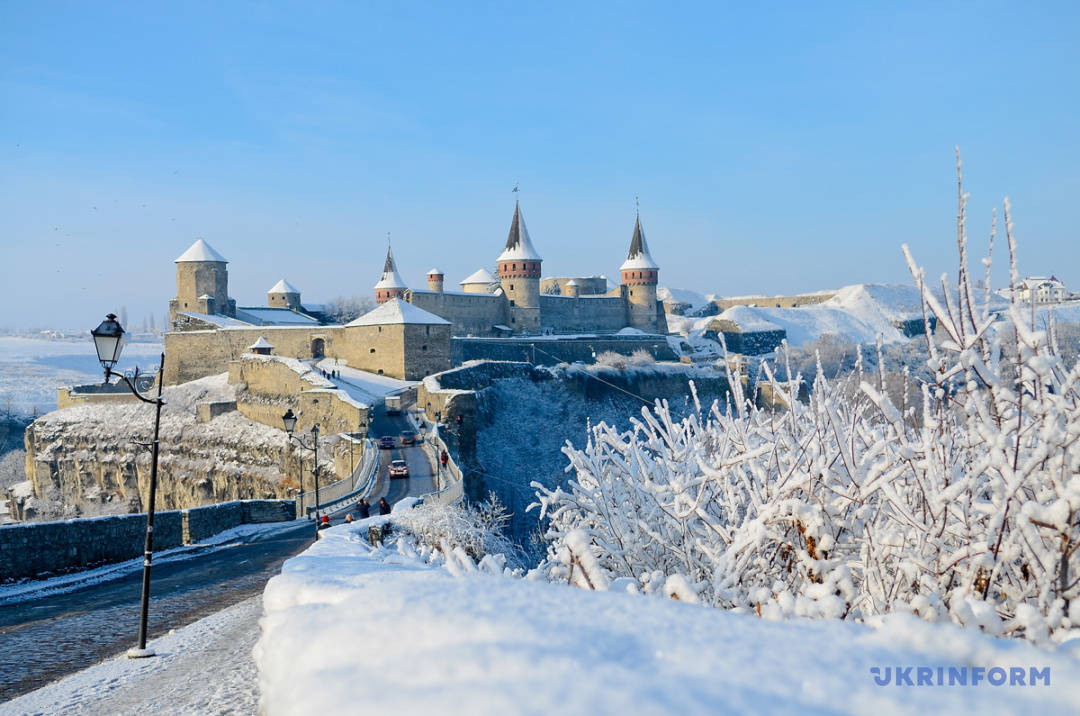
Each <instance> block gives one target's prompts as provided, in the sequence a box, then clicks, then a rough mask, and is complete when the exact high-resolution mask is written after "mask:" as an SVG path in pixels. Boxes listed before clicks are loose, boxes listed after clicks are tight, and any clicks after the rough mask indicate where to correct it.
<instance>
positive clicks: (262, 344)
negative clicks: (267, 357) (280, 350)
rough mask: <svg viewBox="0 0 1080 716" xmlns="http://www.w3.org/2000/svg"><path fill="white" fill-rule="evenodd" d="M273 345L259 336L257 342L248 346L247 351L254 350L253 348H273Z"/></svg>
mask: <svg viewBox="0 0 1080 716" xmlns="http://www.w3.org/2000/svg"><path fill="white" fill-rule="evenodd" d="M273 347H274V345H273V344H272V343H270V341H268V340H266V339H265V338H263V337H262V336H259V340H257V341H255V342H254V343H252V344H251V345H250V346H248V350H249V351H250V350H254V349H255V348H273Z"/></svg>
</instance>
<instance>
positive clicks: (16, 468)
mask: <svg viewBox="0 0 1080 716" xmlns="http://www.w3.org/2000/svg"><path fill="white" fill-rule="evenodd" d="M25 480H26V451H25V450H12V451H11V452H6V453H4V455H3V456H2V457H0V488H4V487H11V486H12V485H15V484H16V483H19V482H23V481H25Z"/></svg>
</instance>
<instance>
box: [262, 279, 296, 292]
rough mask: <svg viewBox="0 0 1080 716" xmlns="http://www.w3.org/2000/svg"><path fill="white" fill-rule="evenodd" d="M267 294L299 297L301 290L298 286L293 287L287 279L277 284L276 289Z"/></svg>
mask: <svg viewBox="0 0 1080 716" xmlns="http://www.w3.org/2000/svg"><path fill="white" fill-rule="evenodd" d="M267 293H295V294H297V295H299V293H300V289H298V288H297V287H296V286H293V285H292V284H291V283H289V282H288V281H286V280H285V279H281V280H280V281H278V282H277V283H275V284H274V287H273V288H272V289H270V290H269V291H267Z"/></svg>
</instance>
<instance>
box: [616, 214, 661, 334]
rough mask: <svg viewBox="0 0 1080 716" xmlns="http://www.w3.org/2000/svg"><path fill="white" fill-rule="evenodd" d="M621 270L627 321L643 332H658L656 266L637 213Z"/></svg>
mask: <svg viewBox="0 0 1080 716" xmlns="http://www.w3.org/2000/svg"><path fill="white" fill-rule="evenodd" d="M619 271H620V272H621V273H622V285H623V295H624V296H625V297H626V307H627V311H626V313H627V316H626V318H627V324H628V325H630V326H632V327H633V328H637V329H639V330H642V331H645V332H647V333H660V332H661V330H660V324H659V317H658V316H659V314H658V311H661V310H662V309H659V308H658V307H657V302H656V283H657V280H658V277H659V274H660V267H659V266H658V265H657V264H656V262H655V261H653V257H652V256H651V255H650V254H649V245H648V243H646V241H645V231H644V230H643V229H642V228H641V216H638V217H637V219H636V221H635V222H634V236H633V238H632V239H630V251H629V252H628V253H627V255H626V261H624V262H623V265H622V266H620V267H619Z"/></svg>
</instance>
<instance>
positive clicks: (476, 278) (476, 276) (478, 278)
mask: <svg viewBox="0 0 1080 716" xmlns="http://www.w3.org/2000/svg"><path fill="white" fill-rule="evenodd" d="M498 282H499V279H497V278H495V277H494V276H492V275H491V272H490V271H488V270H487V269H485V268H482V269H480V270H479V271H476V272H475V273H472V274H469V277H468V278H466V279H465V280H464V281H462V282H461V285H462V286H467V285H469V284H473V283H498Z"/></svg>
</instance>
